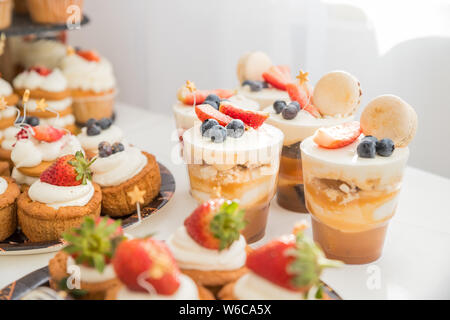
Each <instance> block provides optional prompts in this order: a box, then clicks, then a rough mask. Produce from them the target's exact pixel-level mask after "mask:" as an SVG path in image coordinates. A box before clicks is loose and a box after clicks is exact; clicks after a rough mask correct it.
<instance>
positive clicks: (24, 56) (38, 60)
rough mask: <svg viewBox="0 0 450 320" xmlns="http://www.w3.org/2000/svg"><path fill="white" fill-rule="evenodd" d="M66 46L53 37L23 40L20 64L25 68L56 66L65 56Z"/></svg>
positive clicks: (54, 67)
mask: <svg viewBox="0 0 450 320" xmlns="http://www.w3.org/2000/svg"><path fill="white" fill-rule="evenodd" d="M66 52H67V48H66V46H65V45H64V44H63V43H62V42H61V41H58V40H54V39H33V40H31V41H23V43H22V49H21V52H20V53H19V55H20V61H19V63H20V65H21V66H22V67H23V68H25V69H28V68H31V67H33V66H42V67H45V68H47V69H50V70H52V69H56V68H58V66H59V64H60V63H61V60H62V59H63V58H64V57H65V56H66Z"/></svg>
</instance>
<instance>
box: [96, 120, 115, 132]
mask: <svg viewBox="0 0 450 320" xmlns="http://www.w3.org/2000/svg"><path fill="white" fill-rule="evenodd" d="M96 124H97V125H98V126H99V127H100V128H101V129H102V130H105V129H108V128H109V127H111V125H112V121H111V119H109V118H101V119H100V120H98V121H97V122H96Z"/></svg>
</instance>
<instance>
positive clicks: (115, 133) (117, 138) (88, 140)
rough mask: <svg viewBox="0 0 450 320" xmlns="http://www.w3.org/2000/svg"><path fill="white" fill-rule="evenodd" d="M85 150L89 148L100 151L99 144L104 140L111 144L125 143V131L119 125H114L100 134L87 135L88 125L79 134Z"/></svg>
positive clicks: (96, 151)
mask: <svg viewBox="0 0 450 320" xmlns="http://www.w3.org/2000/svg"><path fill="white" fill-rule="evenodd" d="M77 138H78V140H79V141H80V143H81V146H82V147H83V149H84V150H89V151H92V152H95V153H98V144H99V143H100V142H102V141H106V142H108V143H110V144H113V143H115V142H122V144H123V145H125V143H123V142H124V139H123V131H122V129H120V128H119V127H118V126H115V125H112V126H110V127H109V128H108V129H105V130H102V131H101V133H100V134H98V135H96V136H88V135H87V127H84V128H82V129H81V133H80V134H79V135H78V136H77Z"/></svg>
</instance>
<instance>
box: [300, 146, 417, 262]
mask: <svg viewBox="0 0 450 320" xmlns="http://www.w3.org/2000/svg"><path fill="white" fill-rule="evenodd" d="M360 141H361V137H360V138H359V139H356V141H355V142H353V143H351V144H349V145H347V146H345V147H342V148H339V149H325V148H321V147H319V146H318V145H317V144H316V143H315V142H314V141H313V138H312V137H310V138H307V139H306V140H304V141H303V142H302V144H301V146H300V148H301V153H302V165H303V180H304V186H305V198H306V206H307V208H308V210H309V212H310V213H311V215H312V217H311V218H312V227H313V235H314V240H315V241H317V242H318V243H319V244H320V246H321V247H322V249H323V251H324V252H325V254H326V256H327V257H329V258H333V259H338V260H341V261H344V262H345V263H348V264H364V263H369V262H372V261H375V260H377V259H378V258H379V257H380V255H381V252H382V249H383V244H384V239H385V234H386V230H387V227H388V224H389V221H390V219H391V218H392V216H393V215H394V213H395V210H396V207H397V202H398V196H399V192H400V185H401V182H402V177H403V171H404V168H405V166H406V162H407V159H408V155H409V149H408V148H407V147H405V148H397V149H396V150H395V151H394V153H393V154H392V155H391V156H390V157H381V156H376V157H375V158H374V159H366V158H360V157H358V156H357V153H356V148H357V146H358V144H359V143H360Z"/></svg>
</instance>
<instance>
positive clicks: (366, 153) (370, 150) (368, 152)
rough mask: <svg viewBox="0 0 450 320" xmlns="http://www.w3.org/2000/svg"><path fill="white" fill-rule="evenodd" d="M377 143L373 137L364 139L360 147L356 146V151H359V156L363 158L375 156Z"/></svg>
mask: <svg viewBox="0 0 450 320" xmlns="http://www.w3.org/2000/svg"><path fill="white" fill-rule="evenodd" d="M375 145H376V143H375V142H374V141H373V140H371V139H366V140H364V139H363V140H362V141H361V142H360V143H359V144H358V147H357V148H356V151H357V152H358V156H360V157H361V158H375V153H376V148H375Z"/></svg>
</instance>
